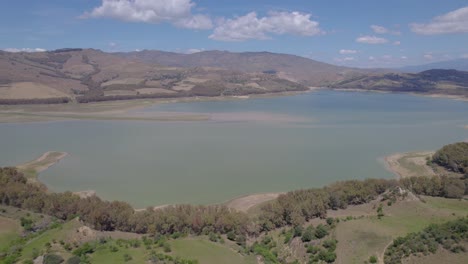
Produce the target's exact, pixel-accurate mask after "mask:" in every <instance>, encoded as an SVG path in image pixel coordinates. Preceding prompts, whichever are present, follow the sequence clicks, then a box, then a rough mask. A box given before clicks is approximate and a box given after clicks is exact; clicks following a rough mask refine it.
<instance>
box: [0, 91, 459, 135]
mask: <svg viewBox="0 0 468 264" xmlns="http://www.w3.org/2000/svg"><path fill="white" fill-rule="evenodd" d="M320 90H330V91H340V92H366V93H390V94H391V93H395V94H409V95H413V96H424V97H430V98H443V99H451V100H457V101H464V102H468V98H466V97H463V96H457V95H445V94H421V93H413V92H409V93H402V92H392V91H377V90H366V89H351V88H350V89H343V88H326V87H309V90H306V91H288V92H277V93H265V94H252V95H242V96H217V97H198V96H197V97H182V98H155V99H134V100H122V101H106V102H93V103H87V104H73V103H70V104H59V105H14V106H8V105H0V124H1V123H9V124H23V123H42V122H61V121H73V120H105V121H153V122H190V121H197V122H198V121H218V120H217V119H219V117H220V116H221V119H222V117H223V116H222V115H219V114H216V113H214V114H205V113H191V112H187V113H185V112H184V113H182V112H154V113H141V112H138V110H141V109H145V108H148V107H151V106H154V105H158V104H171V103H186V102H187V103H189V102H220V101H233V100H248V99H256V98H275V97H282V96H294V95H300V94H304V93H309V92H315V91H320ZM228 119H229V118H228ZM234 119H235V121H238V120H237V118H234ZM221 121H224V120H221ZM227 121H229V120H227ZM246 121H249V120H246ZM251 121H252V120H251ZM253 121H258V120H253ZM465 128H466V129H468V125H467V126H465Z"/></svg>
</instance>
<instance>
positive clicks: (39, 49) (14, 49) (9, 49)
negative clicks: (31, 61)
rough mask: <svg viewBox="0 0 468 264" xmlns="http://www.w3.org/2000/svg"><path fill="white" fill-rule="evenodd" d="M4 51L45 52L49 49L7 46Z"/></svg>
mask: <svg viewBox="0 0 468 264" xmlns="http://www.w3.org/2000/svg"><path fill="white" fill-rule="evenodd" d="M3 51H6V52H45V51H47V50H46V49H41V48H35V49H31V48H22V49H17V48H6V49H3Z"/></svg>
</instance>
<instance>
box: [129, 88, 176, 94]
mask: <svg viewBox="0 0 468 264" xmlns="http://www.w3.org/2000/svg"><path fill="white" fill-rule="evenodd" d="M136 91H137V92H139V93H140V94H158V93H175V92H174V91H171V90H167V89H162V88H141V89H137V90H136Z"/></svg>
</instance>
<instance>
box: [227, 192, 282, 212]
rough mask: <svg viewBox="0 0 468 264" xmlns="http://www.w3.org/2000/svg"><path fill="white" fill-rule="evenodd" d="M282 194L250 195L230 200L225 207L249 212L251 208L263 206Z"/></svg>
mask: <svg viewBox="0 0 468 264" xmlns="http://www.w3.org/2000/svg"><path fill="white" fill-rule="evenodd" d="M281 194H284V193H257V194H250V195H245V196H241V197H238V198H234V199H232V200H229V201H227V202H226V203H224V205H226V206H227V207H229V208H232V209H235V210H238V211H241V212H247V211H248V210H249V209H250V208H252V207H254V206H256V205H259V204H262V203H264V202H268V201H271V200H274V199H276V198H278V196H280V195H281Z"/></svg>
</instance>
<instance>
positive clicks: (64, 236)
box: [21, 220, 82, 259]
mask: <svg viewBox="0 0 468 264" xmlns="http://www.w3.org/2000/svg"><path fill="white" fill-rule="evenodd" d="M80 226H82V225H81V224H80V223H79V221H77V220H72V221H69V222H67V223H65V224H63V225H60V226H59V227H57V228H53V229H51V230H48V231H46V232H44V233H42V234H41V235H39V236H37V237H35V238H33V239H32V240H31V241H28V243H26V244H25V245H24V247H23V251H22V253H21V255H22V257H21V259H32V257H33V253H34V251H36V250H39V251H40V250H42V249H44V248H45V245H46V243H51V244H52V248H51V252H53V253H57V254H59V255H61V256H62V257H64V258H65V259H66V258H68V257H70V256H71V254H70V253H69V252H67V251H65V250H64V249H63V248H62V247H60V246H59V245H58V244H57V243H58V241H60V240H64V241H69V240H72V239H73V235H74V234H75V233H76V230H77V228H79V227H80Z"/></svg>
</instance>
